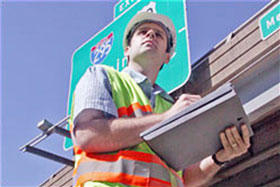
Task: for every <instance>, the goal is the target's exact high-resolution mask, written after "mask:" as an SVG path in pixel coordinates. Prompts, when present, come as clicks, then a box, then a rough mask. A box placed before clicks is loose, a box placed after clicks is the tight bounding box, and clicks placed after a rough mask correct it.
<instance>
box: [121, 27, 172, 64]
mask: <svg viewBox="0 0 280 187" xmlns="http://www.w3.org/2000/svg"><path fill="white" fill-rule="evenodd" d="M166 49H167V36H166V33H165V31H164V30H163V29H162V27H161V26H159V25H158V24H156V23H143V24H142V25H140V26H139V27H138V28H137V29H136V30H135V32H134V34H133V36H132V38H131V41H130V45H129V46H128V47H127V48H126V49H125V55H126V56H129V58H130V60H132V61H134V62H141V61H146V62H147V63H148V62H149V61H151V60H153V61H158V62H157V64H158V65H160V66H161V65H162V64H163V63H168V61H169V58H170V55H169V53H167V52H166Z"/></svg>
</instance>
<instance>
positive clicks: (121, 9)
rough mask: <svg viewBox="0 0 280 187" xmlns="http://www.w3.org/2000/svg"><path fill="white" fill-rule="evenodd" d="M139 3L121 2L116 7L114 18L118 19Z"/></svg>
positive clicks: (135, 1)
mask: <svg viewBox="0 0 280 187" xmlns="http://www.w3.org/2000/svg"><path fill="white" fill-rule="evenodd" d="M137 2H139V0H120V1H119V2H118V3H117V4H116V5H115V6H114V18H116V17H118V16H119V15H121V14H122V13H124V12H125V11H126V10H127V9H128V8H129V7H131V6H132V5H134V4H135V3H137Z"/></svg>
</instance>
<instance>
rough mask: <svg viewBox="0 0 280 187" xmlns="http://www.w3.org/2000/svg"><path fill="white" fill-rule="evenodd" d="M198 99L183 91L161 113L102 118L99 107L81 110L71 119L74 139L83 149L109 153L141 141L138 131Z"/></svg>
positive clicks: (198, 97)
mask: <svg viewBox="0 0 280 187" xmlns="http://www.w3.org/2000/svg"><path fill="white" fill-rule="evenodd" d="M199 99H200V96H197V95H189V94H183V95H182V96H180V98H179V99H178V101H177V102H176V103H175V104H174V105H173V106H172V107H171V109H169V110H168V111H166V112H165V113H162V114H150V115H146V116H143V117H138V118H114V119H106V118H105V117H104V115H103V112H102V111H100V110H94V109H87V110H84V111H83V112H82V113H81V114H80V115H79V117H78V120H77V121H76V122H75V127H74V131H73V132H74V133H73V138H74V142H75V143H76V144H77V145H78V146H79V147H81V149H83V150H84V151H87V152H110V151H116V150H119V149H123V148H126V147H130V146H134V145H136V144H138V143H140V142H141V141H142V140H141V138H140V137H139V134H140V133H141V132H142V131H144V130H146V129H148V128H149V127H151V126H153V125H155V124H156V123H158V122H160V121H162V120H164V119H167V118H168V117H170V116H172V115H174V114H176V113H177V112H178V111H180V110H182V109H183V108H185V107H187V106H189V105H190V104H191V103H193V102H195V101H197V100H199Z"/></svg>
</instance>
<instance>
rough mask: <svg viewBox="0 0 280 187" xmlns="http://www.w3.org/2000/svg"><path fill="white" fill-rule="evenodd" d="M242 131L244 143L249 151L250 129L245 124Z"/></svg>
mask: <svg viewBox="0 0 280 187" xmlns="http://www.w3.org/2000/svg"><path fill="white" fill-rule="evenodd" d="M241 131H242V137H243V141H244V143H245V145H246V147H247V149H248V148H249V147H250V135H249V129H248V127H247V126H246V125H245V124H243V125H241Z"/></svg>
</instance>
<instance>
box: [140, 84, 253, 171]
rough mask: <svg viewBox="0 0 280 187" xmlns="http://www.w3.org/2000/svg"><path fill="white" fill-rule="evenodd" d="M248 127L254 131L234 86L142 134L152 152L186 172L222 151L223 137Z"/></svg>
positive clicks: (205, 98)
mask: <svg viewBox="0 0 280 187" xmlns="http://www.w3.org/2000/svg"><path fill="white" fill-rule="evenodd" d="M243 123H245V124H246V125H247V126H248V128H249V133H250V136H253V131H252V129H251V126H250V124H249V120H248V116H247V115H246V113H245V111H244V109H243V106H242V104H241V102H240V100H239V97H238V95H237V94H236V92H235V90H234V88H233V86H232V84H230V83H227V84H225V85H223V86H221V87H219V88H218V89H216V90H215V91H213V92H211V93H210V94H208V95H206V96H205V97H203V98H202V99H201V100H199V101H197V102H196V103H193V104H191V105H190V106H188V107H186V108H185V109H183V110H182V111H180V112H179V113H177V114H176V115H174V116H172V117H170V118H169V119H167V120H164V121H162V122H160V123H158V124H156V125H154V126H153V127H151V128H149V129H147V130H145V131H143V132H142V133H140V137H141V138H142V139H143V140H144V141H145V142H146V143H147V144H148V145H149V146H150V148H151V149H152V150H153V151H154V152H155V153H156V154H157V155H158V156H159V157H160V158H161V159H162V160H164V161H165V162H166V164H167V165H168V166H170V167H172V168H173V169H175V170H176V171H179V170H182V169H184V168H186V167H188V166H190V165H191V164H194V163H196V162H198V161H200V160H202V159H203V158H206V157H207V156H209V155H212V154H214V153H216V152H217V151H218V150H219V149H220V148H221V147H222V144H221V143H220V139H219V133H220V132H221V131H223V130H224V129H225V128H227V127H229V126H232V125H236V126H237V128H238V130H239V132H241V130H240V125H241V124H243Z"/></svg>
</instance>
